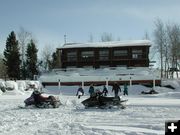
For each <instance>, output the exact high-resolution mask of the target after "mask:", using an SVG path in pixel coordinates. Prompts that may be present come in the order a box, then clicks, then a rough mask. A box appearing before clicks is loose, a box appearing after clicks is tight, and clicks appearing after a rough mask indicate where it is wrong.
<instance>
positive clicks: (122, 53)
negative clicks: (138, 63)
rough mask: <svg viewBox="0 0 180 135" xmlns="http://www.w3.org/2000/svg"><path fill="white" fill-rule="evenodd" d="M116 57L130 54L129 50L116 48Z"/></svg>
mask: <svg viewBox="0 0 180 135" xmlns="http://www.w3.org/2000/svg"><path fill="white" fill-rule="evenodd" d="M114 56H115V57H121V56H128V50H114Z"/></svg>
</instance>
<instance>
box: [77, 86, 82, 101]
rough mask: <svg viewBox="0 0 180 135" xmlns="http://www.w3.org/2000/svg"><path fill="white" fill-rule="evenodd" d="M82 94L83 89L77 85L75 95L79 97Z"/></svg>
mask: <svg viewBox="0 0 180 135" xmlns="http://www.w3.org/2000/svg"><path fill="white" fill-rule="evenodd" d="M83 95H84V90H83V88H82V86H79V88H78V90H77V93H76V96H78V99H80V98H81V96H83Z"/></svg>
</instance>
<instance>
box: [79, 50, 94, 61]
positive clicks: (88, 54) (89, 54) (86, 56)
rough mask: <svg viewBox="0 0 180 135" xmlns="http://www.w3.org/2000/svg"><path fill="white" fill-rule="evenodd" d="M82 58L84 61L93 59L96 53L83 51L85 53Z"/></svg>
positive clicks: (82, 53)
mask: <svg viewBox="0 0 180 135" xmlns="http://www.w3.org/2000/svg"><path fill="white" fill-rule="evenodd" d="M81 57H82V58H84V59H86V58H92V57H94V51H83V52H81Z"/></svg>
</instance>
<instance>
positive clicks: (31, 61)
mask: <svg viewBox="0 0 180 135" xmlns="http://www.w3.org/2000/svg"><path fill="white" fill-rule="evenodd" d="M37 52H38V49H37V48H36V45H35V43H34V42H33V40H31V41H30V43H28V45H27V50H26V67H27V77H28V78H30V79H33V77H34V75H37V74H38V66H37Z"/></svg>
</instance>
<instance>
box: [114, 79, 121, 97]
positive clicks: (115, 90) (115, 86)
mask: <svg viewBox="0 0 180 135" xmlns="http://www.w3.org/2000/svg"><path fill="white" fill-rule="evenodd" d="M113 91H114V96H115V97H118V93H119V92H121V88H120V87H119V85H118V84H117V82H115V83H114V85H113V87H112V92H113Z"/></svg>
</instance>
